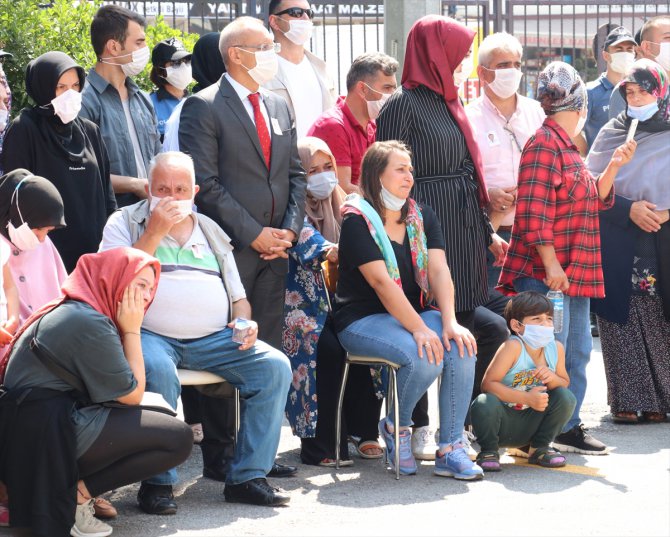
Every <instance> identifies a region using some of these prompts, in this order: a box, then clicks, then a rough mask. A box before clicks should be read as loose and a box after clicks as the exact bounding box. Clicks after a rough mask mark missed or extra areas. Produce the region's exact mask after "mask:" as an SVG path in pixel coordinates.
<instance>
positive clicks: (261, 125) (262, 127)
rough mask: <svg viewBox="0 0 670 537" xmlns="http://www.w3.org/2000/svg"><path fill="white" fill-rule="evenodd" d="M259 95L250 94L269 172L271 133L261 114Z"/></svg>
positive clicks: (259, 138) (257, 130)
mask: <svg viewBox="0 0 670 537" xmlns="http://www.w3.org/2000/svg"><path fill="white" fill-rule="evenodd" d="M258 100H259V95H258V93H250V94H249V101H251V106H252V107H253V109H254V122H255V123H256V132H257V133H258V141H259V142H260V143H261V149H262V150H263V156H264V157H265V164H267V167H268V170H269V169H270V131H269V130H268V126H267V123H265V118H264V117H263V114H262V113H261V107H260V103H259V102H258Z"/></svg>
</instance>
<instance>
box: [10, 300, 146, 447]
mask: <svg viewBox="0 0 670 537" xmlns="http://www.w3.org/2000/svg"><path fill="white" fill-rule="evenodd" d="M36 327H37V323H33V324H32V325H31V326H29V327H28V329H27V330H26V332H25V333H24V334H23V335H22V336H21V337H20V338H19V340H18V342H17V343H16V345H15V347H14V351H13V353H12V356H11V358H10V360H9V363H8V365H7V373H6V375H5V384H6V386H7V387H8V388H10V389H14V388H17V389H18V388H30V387H41V388H51V389H53V390H60V391H69V390H71V389H72V388H71V386H70V385H69V384H67V383H66V382H65V381H64V380H61V379H60V378H59V377H57V376H56V375H54V374H53V373H52V372H51V371H49V370H48V369H47V368H46V366H45V365H43V364H42V362H41V361H40V359H39V358H38V357H37V356H36V355H35V354H34V352H33V351H32V350H31V349H30V341H31V340H32V338H33V335H34V333H35V328H36ZM37 341H38V343H39V346H40V347H41V348H44V349H45V350H46V351H47V352H48V353H49V355H50V356H52V357H53V359H54V360H55V361H56V362H57V363H58V364H59V365H60V366H62V367H63V368H65V369H66V370H67V371H69V372H70V373H72V374H73V375H75V376H76V377H78V378H79V379H81V381H82V382H83V384H84V386H86V389H87V391H88V395H89V397H90V399H91V400H92V401H93V402H94V403H102V402H105V401H112V400H114V399H117V398H119V397H122V396H124V395H126V394H128V393H130V392H132V391H133V390H134V389H135V387H136V386H137V381H136V380H135V377H134V375H133V373H132V371H131V369H130V366H129V365H128V360H126V357H125V355H124V353H123V347H122V346H121V339H120V338H119V333H118V331H117V329H116V326H115V325H114V323H113V322H112V320H111V319H109V318H108V317H106V316H105V315H102V314H101V313H98V312H97V311H96V310H94V309H93V308H92V307H91V306H89V305H88V304H85V303H83V302H77V301H74V300H68V301H66V302H64V303H63V304H62V305H60V306H58V307H57V308H55V309H54V310H52V311H50V312H49V313H47V314H46V315H45V316H44V317H43V318H42V321H41V322H40V323H39V328H38V332H37ZM108 415H109V408H105V407H102V406H99V405H93V406H90V407H86V408H80V409H73V411H72V417H71V418H72V422H73V424H74V427H75V434H76V437H77V457H81V455H83V454H84V453H85V452H86V451H87V450H88V448H90V447H91V445H92V444H93V442H94V441H95V439H96V438H97V437H98V435H99V434H100V432H101V431H102V428H103V427H104V425H105V421H106V420H107V416H108Z"/></svg>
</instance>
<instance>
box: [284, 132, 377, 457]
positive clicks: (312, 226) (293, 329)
mask: <svg viewBox="0 0 670 537" xmlns="http://www.w3.org/2000/svg"><path fill="white" fill-rule="evenodd" d="M298 150H299V152H300V158H301V160H302V165H303V167H304V168H305V170H306V171H307V201H306V216H305V223H304V227H303V229H302V231H301V233H300V237H299V238H298V243H297V244H296V245H295V246H294V247H293V248H292V249H291V250H290V251H289V254H290V256H289V272H288V279H287V284H286V300H285V305H284V314H285V315H284V329H283V332H282V346H283V351H284V353H285V354H286V355H287V356H288V358H289V360H291V367H292V369H293V382H292V383H291V388H290V390H289V394H288V400H287V403H286V414H287V417H288V420H289V422H290V424H291V428H292V429H293V433H294V434H295V435H296V436H298V437H300V440H301V448H302V449H301V453H300V457H301V460H302V462H303V463H305V464H315V465H321V466H335V460H334V459H335V423H336V413H337V412H336V411H337V397H338V392H339V386H340V381H341V378H342V366H343V364H344V356H345V352H344V350H343V349H342V347H341V345H340V343H339V341H338V339H337V336H336V335H335V332H334V331H333V329H332V328H331V326H330V322H331V321H330V303H329V296H328V289H327V288H326V285H325V283H324V272H323V270H322V263H325V262H327V263H328V264H329V266H330V267H334V266H336V264H337V242H338V240H339V237H340V225H341V222H342V217H341V215H340V206H341V205H342V202H343V201H344V197H345V195H346V194H345V193H344V191H343V190H342V189H341V188H340V187H339V186H337V175H336V170H337V167H336V164H335V158H334V157H333V155H332V153H331V151H330V149H329V148H328V146H327V145H326V143H325V142H323V141H322V140H320V139H318V138H314V137H306V138H303V139H301V140H299V142H298ZM369 371H370V370H369V368H367V367H362V366H358V367H352V368H351V370H350V375H349V382H348V383H347V393H346V397H345V412H344V416H345V421H347V418H348V425H349V432H350V433H351V434H357V435H359V436H361V437H362V440H361V442H360V443H359V444H358V446H359V449H362V448H363V447H368V451H370V450H371V449H372V448H374V447H375V446H376V448H377V449H376V451H377V452H376V453H373V454H372V455H373V456H376V457H380V456H381V449H380V448H379V444H378V443H377V441H376V438H377V421H378V420H379V413H380V410H381V399H378V398H377V397H376V396H375V392H376V391H379V392H380V393H383V392H382V391H381V388H380V387H379V386H377V387H376V388H375V389H373V388H372V377H371V376H370V373H369ZM317 378H318V380H319V382H318V384H317ZM379 383H380V379H377V383H376V384H379ZM342 430H343V431H346V427H343V429H342ZM368 433H369V434H368ZM342 438H343V441H342V445H341V446H340V452H341V453H343V454H344V456H343V459H345V460H343V461H341V465H344V466H348V465H351V464H352V461H351V460H349V458H348V456H347V455H346V454H347V453H348V451H347V434H346V433H345V434H343V435H342ZM364 443H365V445H364ZM372 451H374V450H372ZM368 456H369V455H368Z"/></svg>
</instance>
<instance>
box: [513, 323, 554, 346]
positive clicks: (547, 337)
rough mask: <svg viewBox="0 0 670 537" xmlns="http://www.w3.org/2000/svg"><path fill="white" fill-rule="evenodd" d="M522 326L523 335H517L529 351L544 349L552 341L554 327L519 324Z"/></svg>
mask: <svg viewBox="0 0 670 537" xmlns="http://www.w3.org/2000/svg"><path fill="white" fill-rule="evenodd" d="M519 324H520V325H522V326H524V327H525V328H524V331H523V335H519V337H520V338H521V339H523V342H524V343H525V344H526V345H528V346H529V347H530V348H531V349H541V348H542V347H546V346H547V345H549V343H551V342H552V341H554V339H555V336H554V327H553V326H542V325H541V324H526V325H524V324H523V323H519Z"/></svg>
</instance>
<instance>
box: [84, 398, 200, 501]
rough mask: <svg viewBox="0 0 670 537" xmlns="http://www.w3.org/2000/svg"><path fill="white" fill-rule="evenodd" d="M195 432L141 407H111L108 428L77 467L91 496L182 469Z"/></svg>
mask: <svg viewBox="0 0 670 537" xmlns="http://www.w3.org/2000/svg"><path fill="white" fill-rule="evenodd" d="M192 448H193V433H192V432H191V428H190V427H189V426H188V425H186V424H185V423H183V422H182V421H181V420H178V419H177V418H173V417H171V416H168V415H167V414H162V413H160V412H154V411H151V410H142V409H141V408H123V409H121V408H112V409H111V410H110V413H109V417H108V418H107V421H106V422H105V427H104V428H103V430H102V432H101V433H100V435H99V436H98V438H96V440H95V442H93V445H92V446H91V447H90V448H89V449H88V450H87V451H86V453H84V454H83V455H82V456H81V457H79V460H78V461H77V465H78V467H79V478H80V479H83V480H84V483H86V487H87V488H88V490H89V492H90V493H91V495H92V496H97V495H99V494H102V493H103V492H107V491H108V490H112V489H115V488H118V487H122V486H124V485H129V484H131V483H136V482H138V481H142V480H143V479H148V478H150V477H151V476H153V475H156V474H160V473H161V472H164V471H166V470H169V469H170V468H174V467H175V466H179V465H180V464H181V463H182V462H184V461H185V460H186V459H187V458H188V456H189V455H190V454H191V449H192Z"/></svg>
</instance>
